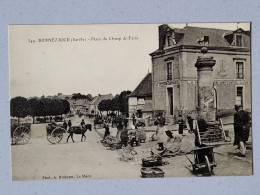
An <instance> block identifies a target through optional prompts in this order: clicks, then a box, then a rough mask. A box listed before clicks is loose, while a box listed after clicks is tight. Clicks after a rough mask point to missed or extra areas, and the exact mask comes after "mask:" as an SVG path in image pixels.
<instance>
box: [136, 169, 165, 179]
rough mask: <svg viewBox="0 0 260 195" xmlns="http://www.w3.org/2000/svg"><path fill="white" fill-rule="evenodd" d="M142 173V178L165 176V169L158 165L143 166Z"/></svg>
mask: <svg viewBox="0 0 260 195" xmlns="http://www.w3.org/2000/svg"><path fill="white" fill-rule="evenodd" d="M141 174H142V178H156V177H164V172H163V170H162V169H160V168H157V167H151V168H141Z"/></svg>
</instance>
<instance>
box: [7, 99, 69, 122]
mask: <svg viewBox="0 0 260 195" xmlns="http://www.w3.org/2000/svg"><path fill="white" fill-rule="evenodd" d="M69 111H70V104H69V102H68V101H67V100H62V99H48V98H44V97H42V98H39V99H38V98H33V99H29V100H27V99H26V98H24V97H21V96H19V97H15V98H12V99H11V101H10V112H11V116H13V117H18V122H19V118H24V117H26V116H28V115H30V116H32V117H33V123H34V117H36V116H37V117H38V116H44V117H45V116H57V115H62V114H67V113H68V112H69Z"/></svg>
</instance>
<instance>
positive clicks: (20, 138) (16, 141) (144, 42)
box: [8, 22, 253, 181]
mask: <svg viewBox="0 0 260 195" xmlns="http://www.w3.org/2000/svg"><path fill="white" fill-rule="evenodd" d="M8 49H9V52H8V54H9V78H10V102H9V103H10V147H11V168H12V171H11V172H12V173H11V174H12V180H13V181H25V180H75V179H123V178H142V179H146V178H163V177H165V178H166V177H217V176H250V175H253V152H252V151H253V145H252V128H251V127H252V125H251V124H252V74H251V73H252V70H251V66H252V65H251V23H249V22H248V23H245V22H234V23H169V24H88V25H9V26H8ZM8 144H9V143H8Z"/></svg>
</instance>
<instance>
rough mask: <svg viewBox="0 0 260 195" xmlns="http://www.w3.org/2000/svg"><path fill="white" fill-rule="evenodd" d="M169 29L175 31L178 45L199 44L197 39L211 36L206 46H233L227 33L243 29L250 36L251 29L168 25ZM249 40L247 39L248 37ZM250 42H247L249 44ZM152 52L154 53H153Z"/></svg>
mask: <svg viewBox="0 0 260 195" xmlns="http://www.w3.org/2000/svg"><path fill="white" fill-rule="evenodd" d="M167 26H168V27H167V28H168V29H166V30H165V32H168V31H173V32H174V36H175V39H176V42H177V43H176V45H175V46H176V47H178V46H181V45H186V46H187V45H189V46H199V44H198V42H197V40H201V39H202V38H203V37H204V36H208V37H209V45H208V46H206V47H231V45H230V43H229V42H228V40H227V39H226V35H229V34H233V33H234V32H236V31H237V30H242V31H243V32H244V33H245V34H246V35H248V36H250V31H244V30H243V29H237V30H235V31H230V30H223V29H214V28H201V27H192V26H186V27H184V28H183V29H179V28H172V27H170V26H169V25H167ZM246 41H247V39H246ZM249 44H250V43H247V44H246V45H247V46H248V45H249ZM158 51H161V50H160V49H158V50H156V51H154V52H153V53H156V52H158ZM153 53H152V54H153Z"/></svg>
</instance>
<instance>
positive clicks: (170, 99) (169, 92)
mask: <svg viewBox="0 0 260 195" xmlns="http://www.w3.org/2000/svg"><path fill="white" fill-rule="evenodd" d="M167 95H168V103H167V105H168V108H167V110H168V114H169V115H173V88H172V87H169V88H167Z"/></svg>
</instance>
